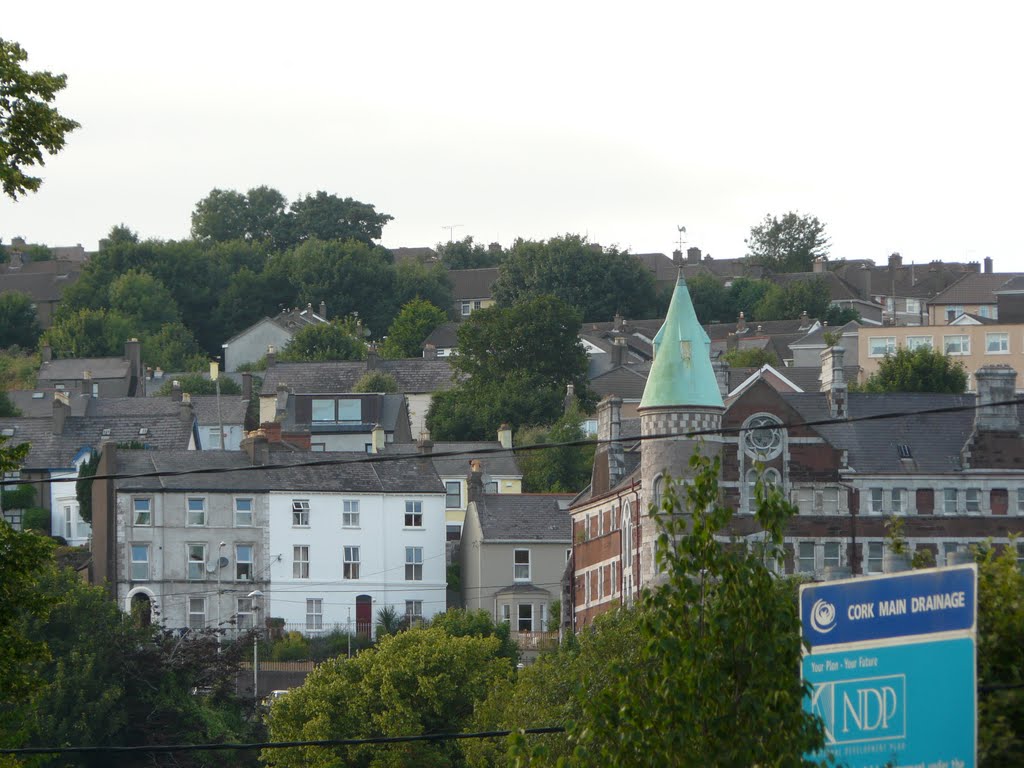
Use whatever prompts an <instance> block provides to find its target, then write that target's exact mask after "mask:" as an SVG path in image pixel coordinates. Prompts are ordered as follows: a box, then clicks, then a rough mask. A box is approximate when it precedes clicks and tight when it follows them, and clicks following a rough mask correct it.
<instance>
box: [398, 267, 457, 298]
mask: <svg viewBox="0 0 1024 768" xmlns="http://www.w3.org/2000/svg"><path fill="white" fill-rule="evenodd" d="M414 299H423V300H425V301H429V302H430V303H431V304H433V305H434V306H435V307H454V306H455V299H454V298H453V297H452V283H451V278H449V277H448V270H447V269H445V268H444V266H442V265H441V264H434V265H430V266H428V265H426V264H420V263H419V262H418V261H403V262H402V263H400V264H396V265H395V304H394V306H395V307H404V306H405V305H406V304H408V303H409V302H410V301H413V300H414Z"/></svg>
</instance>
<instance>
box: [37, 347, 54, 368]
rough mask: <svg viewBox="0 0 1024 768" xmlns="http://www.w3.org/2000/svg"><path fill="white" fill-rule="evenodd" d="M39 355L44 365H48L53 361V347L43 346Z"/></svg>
mask: <svg viewBox="0 0 1024 768" xmlns="http://www.w3.org/2000/svg"><path fill="white" fill-rule="evenodd" d="M39 355H40V357H41V358H42V361H43V362H44V363H49V362H50V361H52V360H53V347H51V346H50V345H49V344H43V346H42V348H41V349H40V350H39Z"/></svg>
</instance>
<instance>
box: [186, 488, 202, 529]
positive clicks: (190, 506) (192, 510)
mask: <svg viewBox="0 0 1024 768" xmlns="http://www.w3.org/2000/svg"><path fill="white" fill-rule="evenodd" d="M196 507H197V508H196ZM197 521H198V522H197ZM185 525H187V526H189V527H192V528H205V527H206V497H205V496H187V497H186V498H185Z"/></svg>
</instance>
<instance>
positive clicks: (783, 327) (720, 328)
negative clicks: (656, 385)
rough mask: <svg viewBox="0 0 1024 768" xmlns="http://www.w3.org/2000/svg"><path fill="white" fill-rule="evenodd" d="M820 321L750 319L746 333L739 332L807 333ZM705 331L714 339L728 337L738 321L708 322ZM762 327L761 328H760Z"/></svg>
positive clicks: (767, 333) (765, 333)
mask: <svg viewBox="0 0 1024 768" xmlns="http://www.w3.org/2000/svg"><path fill="white" fill-rule="evenodd" d="M816 322H818V321H817V320H814V319H810V318H808V319H801V318H799V317H798V318H796V319H795V320H748V321H746V323H747V330H746V332H745V334H743V333H740V334H737V335H739V336H743V335H747V336H773V335H775V334H780V333H781V334H797V333H800V334H806V333H808V332H810V330H811V328H812V327H813V326H814V324H815V323H816ZM703 327H704V332H705V333H707V335H708V338H710V339H711V340H712V341H714V340H715V339H727V338H729V336H730V334H735V333H736V323H735V322H732V323H708V324H706V325H704V326H703ZM758 329H760V330H758Z"/></svg>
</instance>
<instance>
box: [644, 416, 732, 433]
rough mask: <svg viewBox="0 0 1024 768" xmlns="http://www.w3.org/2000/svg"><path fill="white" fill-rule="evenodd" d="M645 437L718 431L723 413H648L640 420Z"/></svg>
mask: <svg viewBox="0 0 1024 768" xmlns="http://www.w3.org/2000/svg"><path fill="white" fill-rule="evenodd" d="M640 424H641V431H642V432H643V435H644V437H647V436H649V435H682V434H686V433H688V432H700V431H703V430H717V429H720V428H721V426H722V413H721V411H663V412H661V413H646V414H644V415H643V418H641V420H640Z"/></svg>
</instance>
